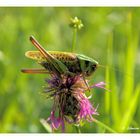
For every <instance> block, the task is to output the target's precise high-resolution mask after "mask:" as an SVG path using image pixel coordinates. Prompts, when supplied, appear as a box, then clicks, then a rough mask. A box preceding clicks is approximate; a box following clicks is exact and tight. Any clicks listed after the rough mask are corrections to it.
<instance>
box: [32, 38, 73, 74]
mask: <svg viewBox="0 0 140 140" xmlns="http://www.w3.org/2000/svg"><path fill="white" fill-rule="evenodd" d="M30 41H31V42H32V44H33V45H34V46H35V47H36V48H37V49H38V50H39V51H40V53H41V54H42V55H43V56H44V57H45V58H46V59H47V60H48V62H49V63H50V64H52V66H53V67H54V71H55V72H56V73H57V75H59V76H60V75H61V74H64V75H70V76H74V73H72V72H70V71H69V70H68V68H67V67H66V66H65V65H64V64H63V63H62V62H61V61H59V60H58V59H56V58H55V57H53V56H52V55H51V54H50V53H49V52H47V51H46V50H45V49H44V48H43V47H42V46H41V45H40V44H39V43H38V41H37V40H36V39H35V38H34V37H33V36H30Z"/></svg>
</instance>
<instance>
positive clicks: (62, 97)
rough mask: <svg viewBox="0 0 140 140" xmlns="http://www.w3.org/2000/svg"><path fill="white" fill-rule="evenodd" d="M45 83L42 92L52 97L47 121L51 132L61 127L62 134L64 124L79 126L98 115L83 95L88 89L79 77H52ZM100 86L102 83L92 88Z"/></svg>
mask: <svg viewBox="0 0 140 140" xmlns="http://www.w3.org/2000/svg"><path fill="white" fill-rule="evenodd" d="M46 82H47V83H48V84H47V87H46V88H45V90H44V91H45V93H46V95H47V97H52V98H53V100H54V102H53V107H52V111H51V115H50V117H49V118H48V119H47V121H48V122H49V123H50V124H51V127H52V129H53V130H54V129H57V128H59V126H61V127H62V131H63V132H64V131H65V122H68V123H74V124H79V123H80V122H81V121H84V120H87V121H93V120H94V119H93V117H92V115H97V114H98V113H97V108H94V107H93V106H92V104H91V103H90V101H89V99H88V98H87V97H86V95H85V92H86V91H87V90H88V87H87V85H86V84H85V80H84V79H83V77H82V76H81V75H76V76H62V77H61V78H60V77H58V76H56V75H52V77H51V79H46ZM102 85H104V83H99V84H95V85H94V86H95V87H101V86H102ZM92 87H93V86H91V87H90V88H92ZM101 88H104V87H101Z"/></svg>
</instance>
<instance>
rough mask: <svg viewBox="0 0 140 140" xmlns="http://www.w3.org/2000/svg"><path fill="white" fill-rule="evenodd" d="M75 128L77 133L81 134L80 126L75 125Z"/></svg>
mask: <svg viewBox="0 0 140 140" xmlns="http://www.w3.org/2000/svg"><path fill="white" fill-rule="evenodd" d="M74 126H75V129H76V132H77V133H81V130H80V126H79V125H74Z"/></svg>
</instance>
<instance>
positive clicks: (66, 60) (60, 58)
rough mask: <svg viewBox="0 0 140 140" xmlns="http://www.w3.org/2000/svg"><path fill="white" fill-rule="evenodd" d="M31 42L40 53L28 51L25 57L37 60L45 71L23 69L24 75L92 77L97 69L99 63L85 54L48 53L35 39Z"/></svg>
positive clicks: (31, 37) (31, 39)
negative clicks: (47, 74)
mask: <svg viewBox="0 0 140 140" xmlns="http://www.w3.org/2000/svg"><path fill="white" fill-rule="evenodd" d="M30 41H31V42H32V44H33V45H34V46H35V47H36V48H37V49H38V51H27V52H26V53H25V56H26V57H28V58H31V59H34V60H37V62H38V63H39V64H41V65H42V66H43V67H44V69H22V70H21V71H22V72H23V73H31V74H35V73H50V74H51V73H53V74H57V76H61V75H66V76H75V75H82V76H83V79H84V77H88V76H90V75H91V74H92V73H93V72H94V71H95V70H96V68H97V66H98V62H97V61H95V60H94V59H92V58H90V57H88V56H85V55H83V54H76V53H70V52H60V51H46V50H45V49H44V48H43V47H42V46H41V45H40V44H39V43H38V42H37V40H36V39H35V38H34V37H33V36H30Z"/></svg>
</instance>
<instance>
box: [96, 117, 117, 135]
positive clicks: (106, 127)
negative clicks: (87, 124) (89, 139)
mask: <svg viewBox="0 0 140 140" xmlns="http://www.w3.org/2000/svg"><path fill="white" fill-rule="evenodd" d="M94 122H95V123H97V124H98V125H100V126H101V127H104V128H105V129H106V130H108V131H109V132H111V133H117V132H116V131H115V130H113V129H112V128H110V127H109V126H107V125H106V124H104V123H102V122H100V121H98V120H96V119H94Z"/></svg>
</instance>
